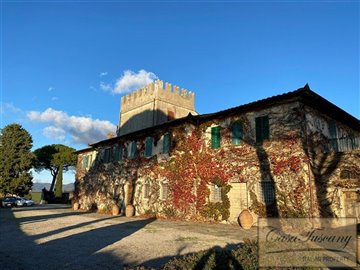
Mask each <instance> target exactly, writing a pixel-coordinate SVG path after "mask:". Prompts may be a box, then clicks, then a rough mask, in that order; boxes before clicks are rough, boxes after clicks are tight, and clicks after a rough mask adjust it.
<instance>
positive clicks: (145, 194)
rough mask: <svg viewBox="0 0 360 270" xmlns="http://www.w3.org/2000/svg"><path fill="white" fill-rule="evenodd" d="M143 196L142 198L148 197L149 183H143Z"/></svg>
mask: <svg viewBox="0 0 360 270" xmlns="http://www.w3.org/2000/svg"><path fill="white" fill-rule="evenodd" d="M143 197H144V199H149V198H150V184H149V183H145V184H144V187H143Z"/></svg>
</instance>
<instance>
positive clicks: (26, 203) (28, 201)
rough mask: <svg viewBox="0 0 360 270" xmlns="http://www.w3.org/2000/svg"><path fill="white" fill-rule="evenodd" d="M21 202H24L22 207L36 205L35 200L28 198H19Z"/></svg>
mask: <svg viewBox="0 0 360 270" xmlns="http://www.w3.org/2000/svg"><path fill="white" fill-rule="evenodd" d="M19 199H20V200H21V201H23V204H22V206H33V205H34V201H33V200H29V199H26V198H19Z"/></svg>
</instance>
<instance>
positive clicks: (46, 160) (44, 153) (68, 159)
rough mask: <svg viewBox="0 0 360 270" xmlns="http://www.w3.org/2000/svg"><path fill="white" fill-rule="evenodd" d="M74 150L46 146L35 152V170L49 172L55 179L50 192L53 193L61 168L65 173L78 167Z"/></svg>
mask: <svg viewBox="0 0 360 270" xmlns="http://www.w3.org/2000/svg"><path fill="white" fill-rule="evenodd" d="M75 151H76V150H75V149H74V148H71V147H68V146H65V145H62V144H52V145H45V146H43V147H41V148H39V149H36V150H35V151H34V154H35V156H36V159H35V162H34V168H35V170H36V171H38V172H39V171H42V170H49V171H50V173H51V175H52V177H53V179H52V182H51V186H50V191H53V189H54V185H55V181H56V177H57V175H58V174H59V172H60V168H62V170H64V171H65V172H66V171H68V170H69V169H71V168H72V167H75V166H76V161H77V156H76V154H74V152H75Z"/></svg>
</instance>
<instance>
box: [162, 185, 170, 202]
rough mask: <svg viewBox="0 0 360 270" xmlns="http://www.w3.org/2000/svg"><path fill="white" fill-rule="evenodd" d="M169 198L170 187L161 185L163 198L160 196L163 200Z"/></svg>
mask: <svg viewBox="0 0 360 270" xmlns="http://www.w3.org/2000/svg"><path fill="white" fill-rule="evenodd" d="M168 196H169V185H168V184H167V183H162V184H161V196H160V198H161V199H162V200H166V199H167V197H168Z"/></svg>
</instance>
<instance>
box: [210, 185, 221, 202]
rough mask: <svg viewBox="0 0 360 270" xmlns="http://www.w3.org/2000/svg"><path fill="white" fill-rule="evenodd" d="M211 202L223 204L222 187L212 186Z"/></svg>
mask: <svg viewBox="0 0 360 270" xmlns="http://www.w3.org/2000/svg"><path fill="white" fill-rule="evenodd" d="M210 201H211V202H221V201H222V198H221V187H219V186H217V185H212V186H211V188H210Z"/></svg>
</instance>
